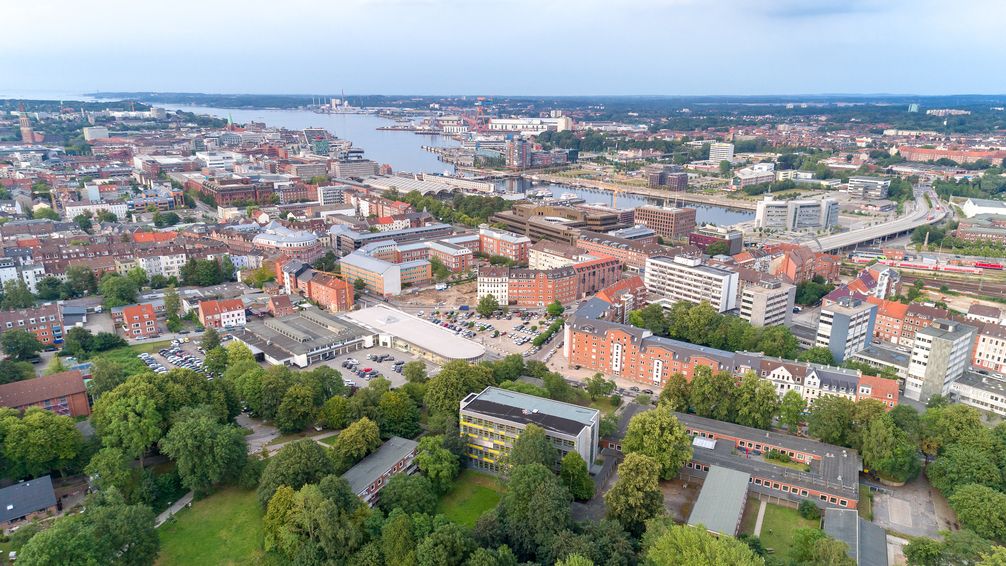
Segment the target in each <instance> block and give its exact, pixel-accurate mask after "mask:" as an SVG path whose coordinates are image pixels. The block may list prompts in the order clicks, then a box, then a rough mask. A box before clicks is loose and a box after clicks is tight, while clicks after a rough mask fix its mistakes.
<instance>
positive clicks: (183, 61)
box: [0, 0, 1006, 96]
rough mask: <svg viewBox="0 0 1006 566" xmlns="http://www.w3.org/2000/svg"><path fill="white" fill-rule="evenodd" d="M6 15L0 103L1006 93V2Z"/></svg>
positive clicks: (25, 10) (456, 0)
mask: <svg viewBox="0 0 1006 566" xmlns="http://www.w3.org/2000/svg"><path fill="white" fill-rule="evenodd" d="M0 4H2V8H0V20H2V21H5V22H6V23H7V25H5V26H4V30H3V33H0V94H4V93H6V94H11V93H30V92H54V93H83V92H93V91H160V92H212V93H290V94H294V93H296V94H334V93H338V92H340V91H345V92H346V93H347V94H435V95H448V94H472V95H478V94H485V95H497V96H500V95H716V94H723V95H744V94H815V93H897V94H961V93H1004V92H1006V74H1004V73H1002V62H1003V57H1004V54H1006V51H1004V49H1003V47H1002V42H1001V36H1002V32H1001V22H1002V21H1004V18H1003V17H1004V16H1006V2H1003V0H952V1H951V0H282V1H275V0H229V1H225V0H170V1H167V0H139V1H138V0H89V1H81V0H8V1H5V2H2V3H0Z"/></svg>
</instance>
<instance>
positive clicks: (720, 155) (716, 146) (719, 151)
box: [709, 142, 734, 163]
mask: <svg viewBox="0 0 1006 566" xmlns="http://www.w3.org/2000/svg"><path fill="white" fill-rule="evenodd" d="M733 160H734V144H732V143H724V142H714V143H711V144H709V161H711V162H713V163H719V162H721V161H731V162H732V161H733Z"/></svg>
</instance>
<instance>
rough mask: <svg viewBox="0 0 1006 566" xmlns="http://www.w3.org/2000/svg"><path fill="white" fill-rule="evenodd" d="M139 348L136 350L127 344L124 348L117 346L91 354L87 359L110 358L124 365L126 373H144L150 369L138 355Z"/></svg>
mask: <svg viewBox="0 0 1006 566" xmlns="http://www.w3.org/2000/svg"><path fill="white" fill-rule="evenodd" d="M139 353H140V351H139V350H134V349H133V348H132V347H131V346H125V347H122V348H116V349H114V350H108V351H107V352H101V353H98V354H95V355H93V356H91V357H90V358H89V359H88V360H87V361H91V362H93V361H95V360H99V359H100V360H109V361H112V362H115V363H117V364H119V365H120V366H122V368H123V369H124V370H126V375H136V374H138V373H143V372H145V371H150V370H149V368H148V367H147V365H146V364H144V363H143V362H141V361H140V359H139V358H137V357H136V354H139Z"/></svg>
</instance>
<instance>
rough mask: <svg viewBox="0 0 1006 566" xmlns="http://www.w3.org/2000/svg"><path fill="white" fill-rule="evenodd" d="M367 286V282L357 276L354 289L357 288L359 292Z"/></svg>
mask: <svg viewBox="0 0 1006 566" xmlns="http://www.w3.org/2000/svg"><path fill="white" fill-rule="evenodd" d="M366 288H367V282H366V281H364V280H363V279H360V278H359V277H357V278H356V280H355V281H353V289H355V290H356V292H357V293H359V292H361V291H363V290H364V289H366Z"/></svg>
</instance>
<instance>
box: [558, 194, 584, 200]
mask: <svg viewBox="0 0 1006 566" xmlns="http://www.w3.org/2000/svg"><path fill="white" fill-rule="evenodd" d="M576 198H580V195H578V194H576V193H562V194H561V195H559V200H573V199H576Z"/></svg>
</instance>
